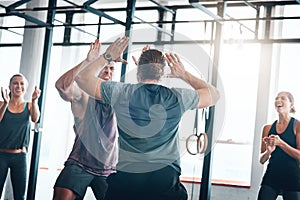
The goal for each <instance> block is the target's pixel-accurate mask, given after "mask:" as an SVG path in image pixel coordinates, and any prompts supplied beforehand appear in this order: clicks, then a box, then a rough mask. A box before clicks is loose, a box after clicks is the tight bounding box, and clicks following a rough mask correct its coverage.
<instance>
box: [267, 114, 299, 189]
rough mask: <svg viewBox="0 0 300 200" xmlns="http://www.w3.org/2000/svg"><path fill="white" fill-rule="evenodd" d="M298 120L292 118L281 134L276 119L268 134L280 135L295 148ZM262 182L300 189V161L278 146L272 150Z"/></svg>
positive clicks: (283, 187) (281, 187)
mask: <svg viewBox="0 0 300 200" xmlns="http://www.w3.org/2000/svg"><path fill="white" fill-rule="evenodd" d="M295 122H296V120H295V119H294V118H291V120H290V122H289V124H288V126H287V128H286V129H285V131H284V132H283V133H281V134H278V133H277V131H276V123H277V121H275V122H274V123H273V124H272V127H271V129H270V132H269V134H268V135H271V134H273V135H279V137H280V138H281V139H282V140H283V141H285V142H286V143H287V144H288V145H290V146H291V147H293V148H297V145H296V135H295V132H294V125H295ZM262 184H265V185H270V186H272V187H275V188H277V189H283V190H296V191H300V168H299V161H298V160H297V159H295V158H293V157H291V156H289V155H288V154H287V153H285V152H284V151H283V150H282V149H281V148H280V147H278V146H277V147H276V149H275V151H273V152H272V154H271V158H270V160H269V164H268V167H267V170H266V173H265V175H264V177H263V181H262Z"/></svg>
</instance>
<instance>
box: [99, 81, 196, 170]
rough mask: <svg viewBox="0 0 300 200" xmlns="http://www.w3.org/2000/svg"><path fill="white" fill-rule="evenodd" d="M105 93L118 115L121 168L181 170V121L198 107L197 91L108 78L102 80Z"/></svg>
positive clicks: (102, 90)
mask: <svg viewBox="0 0 300 200" xmlns="http://www.w3.org/2000/svg"><path fill="white" fill-rule="evenodd" d="M101 95H102V99H103V101H104V102H107V103H109V104H111V105H112V107H113V108H114V110H115V113H116V116H117V124H118V130H119V162H118V165H117V170H119V171H125V172H130V173H146V172H150V171H154V170H158V169H161V168H163V167H166V166H172V167H173V168H174V169H176V170H177V171H178V172H179V173H180V172H181V169H180V163H179V162H180V158H179V156H180V155H179V146H178V145H179V140H178V129H179V123H180V120H181V117H182V115H183V113H184V112H185V111H187V110H189V109H195V108H197V105H198V102H199V95H198V93H197V92H196V91H195V90H192V89H185V88H167V87H165V86H162V85H158V84H144V83H138V84H127V83H119V82H111V81H106V82H102V83H101Z"/></svg>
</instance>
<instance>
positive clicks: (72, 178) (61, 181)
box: [54, 162, 107, 200]
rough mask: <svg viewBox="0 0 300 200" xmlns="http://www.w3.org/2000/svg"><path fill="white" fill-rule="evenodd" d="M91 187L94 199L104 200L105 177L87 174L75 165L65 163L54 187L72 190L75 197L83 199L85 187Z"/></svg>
mask: <svg viewBox="0 0 300 200" xmlns="http://www.w3.org/2000/svg"><path fill="white" fill-rule="evenodd" d="M89 186H90V187H91V188H92V190H93V193H94V195H95V197H96V198H97V199H98V200H99V199H104V196H105V193H106V190H107V183H106V176H96V175H93V174H90V173H88V172H87V171H85V170H84V169H82V168H81V167H79V166H78V165H76V164H72V163H68V162H67V163H66V164H65V167H64V169H63V170H62V171H61V172H60V174H59V176H58V178H57V180H56V182H55V185H54V187H62V188H67V189H69V190H72V191H73V192H74V193H75V194H76V195H78V196H79V197H81V198H83V197H84V195H85V193H86V190H87V187H89Z"/></svg>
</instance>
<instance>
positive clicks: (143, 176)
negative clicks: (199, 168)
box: [105, 166, 188, 200]
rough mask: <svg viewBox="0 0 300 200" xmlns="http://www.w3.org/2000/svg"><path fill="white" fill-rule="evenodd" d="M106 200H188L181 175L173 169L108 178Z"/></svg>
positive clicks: (123, 174) (110, 176)
mask: <svg viewBox="0 0 300 200" xmlns="http://www.w3.org/2000/svg"><path fill="white" fill-rule="evenodd" d="M107 183H108V190H107V193H106V197H105V199H106V200H122V199H124V200H127V199H130V200H187V197H188V196H187V191H186V189H185V187H184V186H183V185H182V184H181V183H180V180H179V173H178V172H177V171H176V170H175V169H174V168H172V167H169V166H168V167H165V168H163V169H160V170H157V171H153V172H147V173H127V172H121V171H118V172H117V173H114V174H111V175H109V176H108V178H107Z"/></svg>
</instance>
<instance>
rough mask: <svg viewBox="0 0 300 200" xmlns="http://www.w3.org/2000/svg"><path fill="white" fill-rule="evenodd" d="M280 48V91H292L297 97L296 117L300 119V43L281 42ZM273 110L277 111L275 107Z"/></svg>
mask: <svg viewBox="0 0 300 200" xmlns="http://www.w3.org/2000/svg"><path fill="white" fill-rule="evenodd" d="M280 48H281V51H280V71H279V81H278V92H279V91H289V92H291V93H292V95H293V96H294V99H295V107H296V113H295V115H294V117H296V118H297V119H300V111H299V109H300V91H299V73H297V72H298V69H299V49H300V44H281V47H280ZM274 98H275V96H274ZM273 100H274V99H273ZM273 110H274V112H275V109H273ZM276 117H277V115H276Z"/></svg>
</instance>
